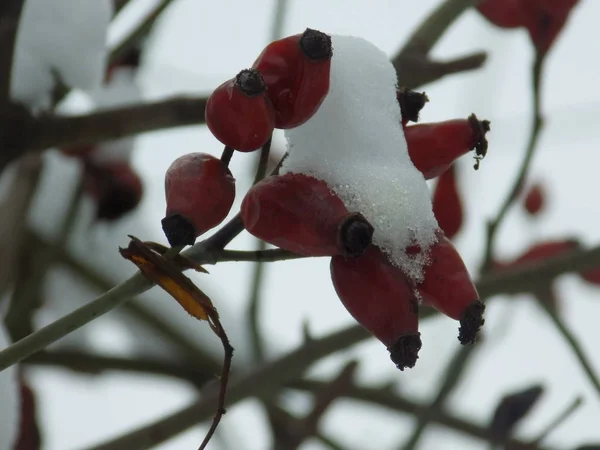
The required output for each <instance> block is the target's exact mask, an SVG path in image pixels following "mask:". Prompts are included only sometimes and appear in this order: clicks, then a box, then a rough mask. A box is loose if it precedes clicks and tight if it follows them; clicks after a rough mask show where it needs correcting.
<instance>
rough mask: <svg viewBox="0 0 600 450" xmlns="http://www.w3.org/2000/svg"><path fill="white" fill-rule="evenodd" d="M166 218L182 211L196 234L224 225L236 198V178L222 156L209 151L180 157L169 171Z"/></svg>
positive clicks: (181, 213) (166, 177)
mask: <svg viewBox="0 0 600 450" xmlns="http://www.w3.org/2000/svg"><path fill="white" fill-rule="evenodd" d="M165 197H166V200H167V210H166V217H170V216H172V215H175V214H178V215H181V216H183V217H184V218H185V219H187V220H188V221H189V222H190V223H191V224H192V225H193V227H194V232H195V235H196V237H198V236H200V235H201V234H203V233H205V232H206V231H208V230H210V229H211V228H213V227H215V226H217V225H218V224H220V223H221V222H222V221H223V220H224V219H225V217H227V214H229V211H230V210H231V206H232V205H233V201H234V200H235V178H233V175H232V174H231V172H230V171H229V168H227V167H226V166H225V165H224V164H223V163H222V162H221V160H220V159H218V158H215V157H214V156H212V155H208V154H206V153H189V154H187V155H183V156H181V157H179V158H177V159H176V160H175V161H173V163H172V164H171V166H170V167H169V168H168V169H167V172H166V174H165Z"/></svg>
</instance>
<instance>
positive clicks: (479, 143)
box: [469, 114, 490, 169]
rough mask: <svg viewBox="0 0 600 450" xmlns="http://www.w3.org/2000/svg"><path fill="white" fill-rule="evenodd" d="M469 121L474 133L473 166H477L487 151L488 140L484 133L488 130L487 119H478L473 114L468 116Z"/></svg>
mask: <svg viewBox="0 0 600 450" xmlns="http://www.w3.org/2000/svg"><path fill="white" fill-rule="evenodd" d="M469 123H470V124H471V128H472V129H473V133H474V134H475V145H474V148H475V155H476V156H475V161H476V163H475V166H476V169H477V168H479V162H480V161H481V160H482V159H483V158H485V155H487V151H488V141H487V138H486V137H485V134H486V133H487V132H488V131H490V121H489V120H479V119H478V118H477V116H476V115H475V114H471V115H470V116H469Z"/></svg>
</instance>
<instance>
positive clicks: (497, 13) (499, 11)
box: [477, 0, 529, 28]
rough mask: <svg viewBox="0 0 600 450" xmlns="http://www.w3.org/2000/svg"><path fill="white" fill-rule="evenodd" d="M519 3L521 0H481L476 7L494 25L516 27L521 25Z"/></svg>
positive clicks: (521, 18)
mask: <svg viewBox="0 0 600 450" xmlns="http://www.w3.org/2000/svg"><path fill="white" fill-rule="evenodd" d="M527 1H529V0H527ZM520 3H521V0H483V1H482V2H481V3H479V6H477V9H478V10H479V12H480V13H481V14H483V16H484V17H485V18H486V19H488V20H489V21H490V22H492V23H493V24H494V25H496V26H499V27H501V28H518V27H520V26H523V17H522V13H521V6H520Z"/></svg>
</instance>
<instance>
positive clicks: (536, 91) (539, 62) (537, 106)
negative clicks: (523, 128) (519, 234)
mask: <svg viewBox="0 0 600 450" xmlns="http://www.w3.org/2000/svg"><path fill="white" fill-rule="evenodd" d="M543 66H544V56H543V55H536V57H535V62H534V64H533V67H532V71H531V82H532V91H533V94H532V102H533V107H532V114H533V117H532V122H531V132H530V135H529V142H528V143H527V148H526V150H525V157H524V159H523V162H522V163H521V167H520V169H519V172H518V174H517V177H516V179H515V181H514V182H513V184H512V187H511V189H510V191H509V193H508V195H507V196H506V198H505V199H504V201H503V202H502V204H501V206H500V209H499V210H498V213H497V214H496V217H495V218H494V219H492V220H490V221H489V222H488V225H487V239H486V246H485V255H484V259H483V267H482V270H483V271H488V270H490V268H491V264H492V260H493V257H494V243H495V240H496V234H497V232H498V229H499V228H500V225H501V224H502V221H503V220H504V218H505V217H506V213H507V212H508V210H509V208H510V206H511V205H512V204H513V203H514V201H515V200H516V198H517V196H518V195H519V192H520V190H521V189H522V188H523V186H524V183H525V180H526V178H527V174H528V173H529V167H530V165H531V161H532V159H533V155H534V153H535V150H536V148H537V143H538V138H539V135H540V131H541V129H542V126H543V123H544V121H543V117H542V112H541V86H540V84H541V75H542V70H543Z"/></svg>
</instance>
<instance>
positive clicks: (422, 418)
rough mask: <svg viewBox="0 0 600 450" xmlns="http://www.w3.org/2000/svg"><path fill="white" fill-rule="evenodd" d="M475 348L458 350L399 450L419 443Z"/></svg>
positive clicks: (408, 449)
mask: <svg viewBox="0 0 600 450" xmlns="http://www.w3.org/2000/svg"><path fill="white" fill-rule="evenodd" d="M476 348H477V347H476V346H474V345H469V346H462V347H460V348H459V350H458V351H457V352H456V354H455V355H454V357H453V358H452V360H451V361H450V364H449V365H448V367H447V368H446V371H445V373H444V376H443V377H442V380H443V382H442V385H441V386H440V388H439V389H438V392H437V394H436V396H435V398H434V399H433V401H432V402H431V404H430V405H429V406H428V407H427V408H425V409H424V410H423V411H421V413H420V414H419V415H418V416H417V423H416V425H415V427H414V428H413V431H412V434H411V436H410V437H409V438H408V440H407V442H406V444H404V445H403V446H402V447H401V448H403V449H404V450H413V449H415V448H416V447H417V444H418V443H419V440H420V439H421V436H422V435H423V432H424V431H425V428H426V427H427V425H428V424H429V422H430V421H431V420H432V417H433V416H434V415H435V414H436V412H437V411H439V410H441V409H443V407H444V403H445V402H446V399H447V398H448V396H449V395H450V394H451V393H452V392H453V391H454V389H455V388H456V386H457V385H458V383H459V382H460V380H461V377H462V375H463V373H464V370H465V368H466V367H468V364H469V362H470V361H471V357H472V356H473V354H474V349H476Z"/></svg>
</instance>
